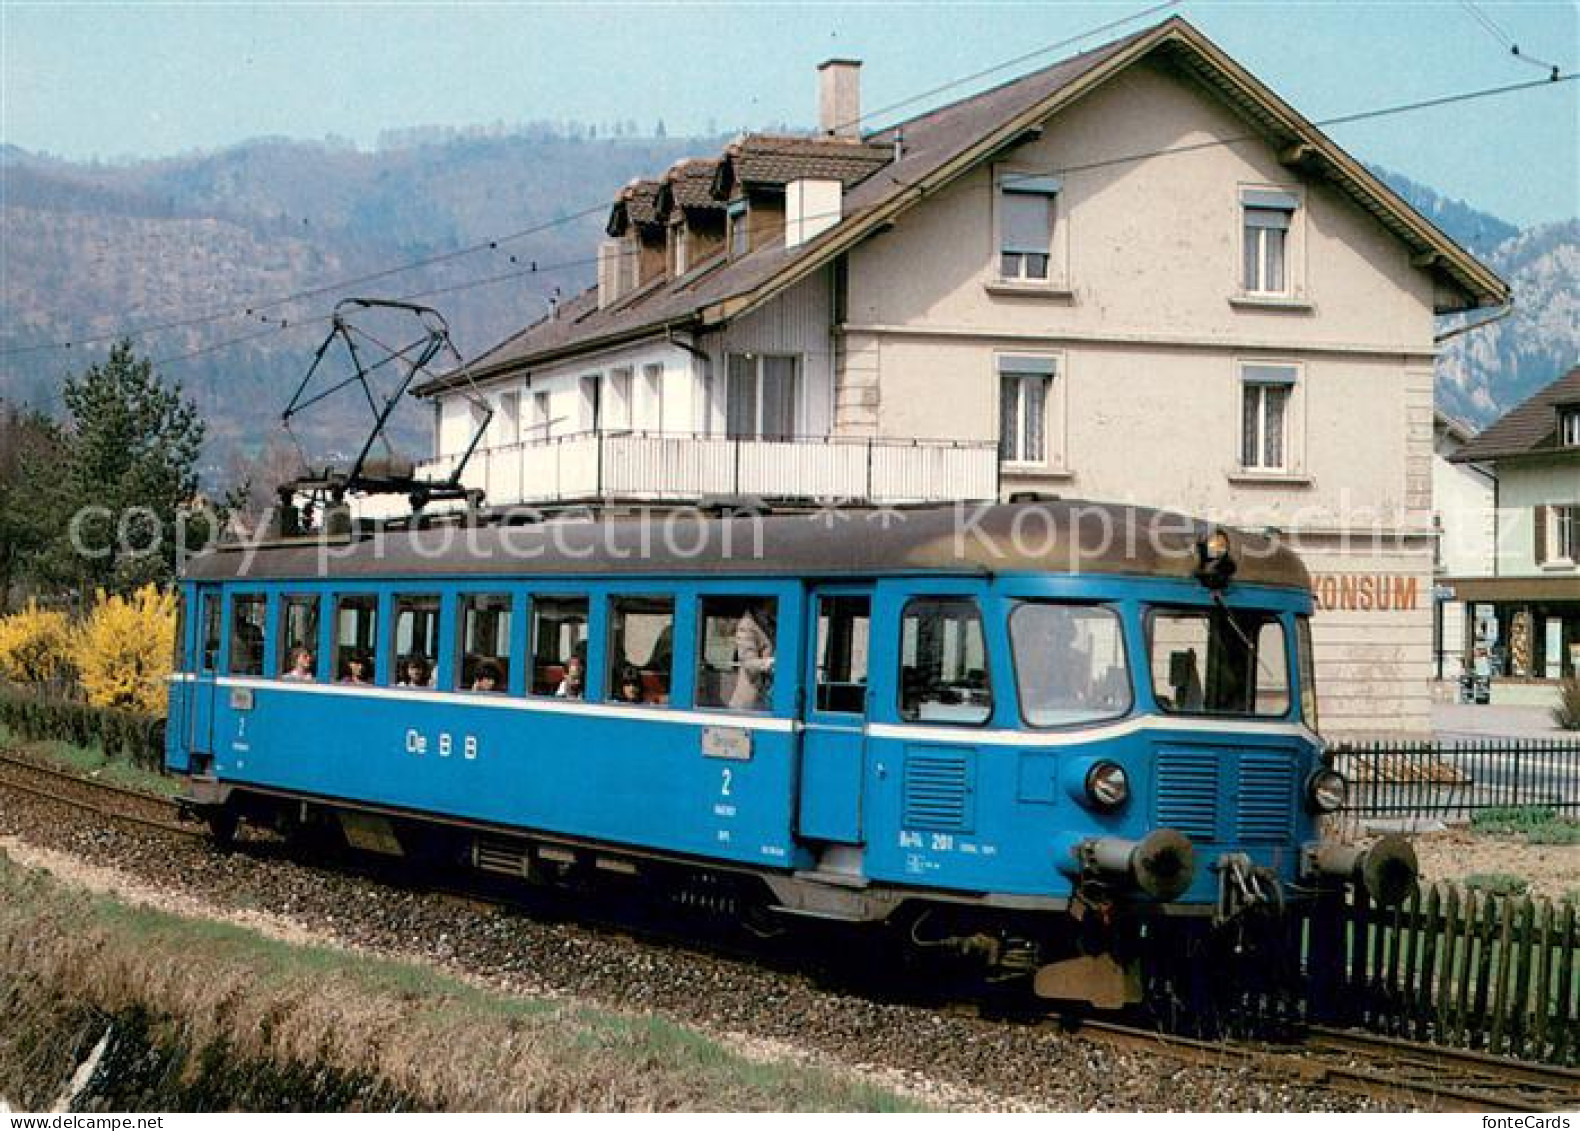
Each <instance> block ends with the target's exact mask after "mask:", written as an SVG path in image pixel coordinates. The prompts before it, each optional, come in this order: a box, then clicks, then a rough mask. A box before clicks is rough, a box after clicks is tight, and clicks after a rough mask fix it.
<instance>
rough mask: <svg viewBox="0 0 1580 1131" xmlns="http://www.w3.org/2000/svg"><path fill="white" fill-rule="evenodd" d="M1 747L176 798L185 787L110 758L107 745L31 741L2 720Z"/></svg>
mask: <svg viewBox="0 0 1580 1131" xmlns="http://www.w3.org/2000/svg"><path fill="white" fill-rule="evenodd" d="M0 749H7V750H17V751H25V752H27V753H29V754H32V755H34V756H36V757H38V758H41V759H42V760H44V761H47V762H51V763H54V764H55V765H58V766H61V767H62V768H64V769H68V770H71V771H72V772H73V773H76V774H79V775H81V776H82V777H87V778H93V779H94V780H95V781H102V782H106V783H108V784H110V785H116V786H121V787H123V788H126V789H140V790H142V791H143V792H144V793H153V794H157V795H159V796H161V797H173V796H175V794H176V793H177V792H178V791H179V790H180V788H181V783H180V782H179V781H178V780H177V779H175V778H170V777H166V776H165V775H163V774H156V773H154V772H153V771H152V770H145V769H143V768H142V767H140V766H133V765H131V764H130V763H128V762H123V761H120V760H119V759H112V758H109V757H107V756H106V755H105V753H104V748H103V747H101V746H99V745H98V744H97V743H95V744H93V745H92V746H77V745H75V744H73V743H70V742H62V741H60V740H58V739H45V740H29V739H27V738H26V737H24V736H23V735H20V734H18V733H16V732H15V731H13V730H11V729H10V728H9V727H7V726H6V725H5V724H4V723H0Z"/></svg>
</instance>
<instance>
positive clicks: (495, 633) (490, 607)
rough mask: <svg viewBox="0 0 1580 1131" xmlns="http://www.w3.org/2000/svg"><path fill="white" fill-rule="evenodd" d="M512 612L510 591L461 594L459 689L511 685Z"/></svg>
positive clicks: (489, 688) (471, 689) (495, 688)
mask: <svg viewBox="0 0 1580 1131" xmlns="http://www.w3.org/2000/svg"><path fill="white" fill-rule="evenodd" d="M510 614H511V609H510V596H509V594H480V593H468V594H466V595H465V596H463V597H462V598H461V616H460V640H459V644H460V646H459V647H458V648H457V649H456V653H457V657H458V659H457V663H456V681H455V686H456V689H457V690H459V691H494V692H503V691H505V690H506V689H508V688H509V686H510Z"/></svg>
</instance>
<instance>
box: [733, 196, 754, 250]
mask: <svg viewBox="0 0 1580 1131" xmlns="http://www.w3.org/2000/svg"><path fill="white" fill-rule="evenodd" d="M727 215H728V218H729V225H730V258H731V259H739V258H740V257H741V256H743V255H745V254H746V253H747V252H748V251H750V250H751V249H752V246H751V230H750V229H749V228H748V227H747V224H746V201H744V200H732V201H730V204H729V209H728V212H727Z"/></svg>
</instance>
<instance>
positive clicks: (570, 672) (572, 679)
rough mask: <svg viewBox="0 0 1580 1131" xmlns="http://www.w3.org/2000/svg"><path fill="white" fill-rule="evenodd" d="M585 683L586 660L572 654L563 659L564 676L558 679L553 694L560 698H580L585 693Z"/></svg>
mask: <svg viewBox="0 0 1580 1131" xmlns="http://www.w3.org/2000/svg"><path fill="white" fill-rule="evenodd" d="M586 684H587V661H586V660H584V659H582V658H581V656H579V655H573V656H571V657H570V659H568V660H566V661H565V678H564V679H562V680H560V685H559V686H558V687H556V688H555V689H554V694H555V695H558V696H559V697H560V698H561V699H580V698H581V697H582V696H583V695H584V694H586Z"/></svg>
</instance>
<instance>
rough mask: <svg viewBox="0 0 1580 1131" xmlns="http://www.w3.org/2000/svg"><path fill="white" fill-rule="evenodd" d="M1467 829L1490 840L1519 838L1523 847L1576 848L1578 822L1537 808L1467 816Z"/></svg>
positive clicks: (1539, 807)
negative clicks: (1490, 837) (1491, 837)
mask: <svg viewBox="0 0 1580 1131" xmlns="http://www.w3.org/2000/svg"><path fill="white" fill-rule="evenodd" d="M1470 827H1471V829H1472V830H1473V831H1475V832H1478V833H1485V834H1489V835H1493V836H1522V837H1524V838H1525V843H1526V844H1545V845H1554V844H1556V845H1564V844H1580V821H1577V820H1575V819H1573V818H1572V817H1565V816H1562V815H1560V814H1559V812H1558V811H1557V810H1556V809H1549V808H1546V807H1543V806H1538V805H1526V806H1521V807H1519V808H1509V809H1483V810H1481V811H1479V812H1477V813H1473V814H1471V817H1470Z"/></svg>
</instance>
